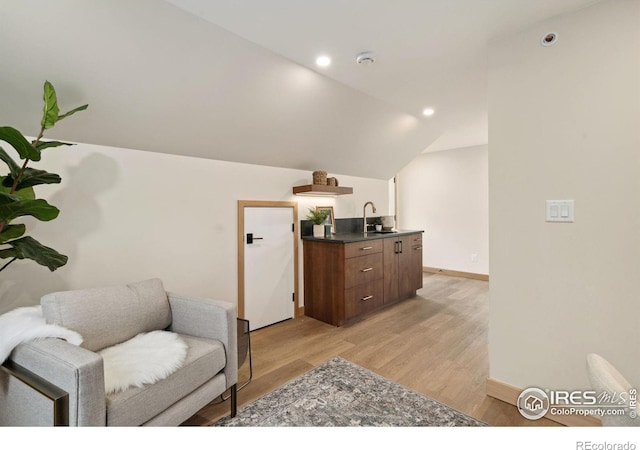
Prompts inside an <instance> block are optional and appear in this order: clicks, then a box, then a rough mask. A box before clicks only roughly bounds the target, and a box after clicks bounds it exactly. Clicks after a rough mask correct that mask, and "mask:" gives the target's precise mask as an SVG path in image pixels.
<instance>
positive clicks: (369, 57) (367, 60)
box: [356, 52, 376, 66]
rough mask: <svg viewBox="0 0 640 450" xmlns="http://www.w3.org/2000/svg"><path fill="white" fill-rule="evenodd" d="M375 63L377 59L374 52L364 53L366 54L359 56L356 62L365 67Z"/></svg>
mask: <svg viewBox="0 0 640 450" xmlns="http://www.w3.org/2000/svg"><path fill="white" fill-rule="evenodd" d="M375 61H376V57H375V55H374V54H373V52H364V53H360V54H359V55H358V56H356V62H357V63H358V64H361V65H363V66H368V65H371V64H373V63H374V62H375Z"/></svg>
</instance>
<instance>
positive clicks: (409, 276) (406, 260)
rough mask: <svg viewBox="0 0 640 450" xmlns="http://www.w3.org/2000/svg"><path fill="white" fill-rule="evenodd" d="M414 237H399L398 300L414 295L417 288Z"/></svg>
mask: <svg viewBox="0 0 640 450" xmlns="http://www.w3.org/2000/svg"><path fill="white" fill-rule="evenodd" d="M412 239H413V236H403V237H401V238H400V239H398V244H399V252H398V300H404V299H405V298H409V297H413V295H414V293H415V290H416V289H415V287H414V286H415V270H414V264H413V262H414V259H413V250H412V245H411V243H412Z"/></svg>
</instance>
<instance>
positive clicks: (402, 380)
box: [184, 273, 558, 426]
mask: <svg viewBox="0 0 640 450" xmlns="http://www.w3.org/2000/svg"><path fill="white" fill-rule="evenodd" d="M488 291H489V283H488V282H486V281H480V280H471V279H466V278H457V277H450V276H446V275H439V274H427V273H425V274H424V287H423V289H421V290H419V291H418V295H417V296H416V297H414V298H412V299H409V300H405V301H403V302H401V303H399V304H397V305H394V306H391V307H389V308H386V309H384V310H382V311H378V312H377V313H374V314H372V315H370V316H368V317H367V318H365V319H364V320H362V321H361V322H358V323H356V324H353V325H350V326H345V327H340V328H336V327H333V326H331V325H328V324H325V323H323V322H320V321H317V320H315V319H312V318H310V317H299V318H296V319H292V320H288V321H285V322H281V323H278V324H275V325H271V326H269V327H266V328H263V329H260V330H256V331H254V332H252V333H251V347H252V353H253V380H252V381H251V383H250V384H249V385H248V386H247V387H245V388H244V389H242V390H241V391H240V392H238V407H239V408H240V407H241V406H242V405H243V404H245V403H249V402H251V401H252V400H255V399H256V398H258V397H260V396H262V395H264V394H266V393H268V392H270V391H272V390H274V389H276V388H277V387H279V386H280V385H282V384H284V383H286V382H287V381H289V380H291V379H293V378H295V377H297V376H299V375H301V374H303V373H304V372H307V371H309V370H311V369H313V368H314V367H316V366H318V365H320V364H322V363H323V362H325V361H327V360H329V359H331V358H332V357H334V356H341V357H342V358H344V359H347V360H349V361H351V362H354V363H356V364H358V365H360V366H362V367H365V368H367V369H369V370H371V371H373V372H375V373H377V374H379V375H382V376H384V377H386V378H388V379H390V380H393V381H395V382H397V383H399V384H401V385H404V386H406V387H408V388H410V389H413V390H415V391H417V392H420V393H422V394H424V395H427V396H429V397H431V398H433V399H435V400H438V401H439V402H441V403H444V404H446V405H449V406H451V407H452V408H455V409H457V410H459V411H461V412H463V413H466V414H468V415H470V416H473V417H475V418H477V419H480V420H482V421H484V422H486V423H488V424H489V425H493V426H556V425H558V424H557V423H555V422H553V421H550V420H547V419H541V420H536V421H530V420H527V419H525V418H523V417H522V416H521V415H520V414H519V413H518V411H517V409H516V408H515V406H512V405H509V404H507V403H504V402H502V401H500V400H496V399H493V398H491V397H487V396H486V395H485V383H486V378H487V376H488V375H489V356H488V343H487V324H488ZM247 376H248V363H246V364H244V366H243V367H242V368H241V370H240V379H241V380H244V379H246V377H247ZM227 414H229V401H228V400H227V401H225V402H224V403H220V402H219V401H214V402H212V403H211V404H209V405H208V406H206V407H205V408H203V409H202V410H201V411H200V412H198V414H196V415H195V416H193V417H192V418H191V419H189V420H188V421H187V422H185V424H184V425H189V426H193V425H209V424H211V423H213V422H215V421H216V420H217V419H218V418H220V417H222V416H224V415H227Z"/></svg>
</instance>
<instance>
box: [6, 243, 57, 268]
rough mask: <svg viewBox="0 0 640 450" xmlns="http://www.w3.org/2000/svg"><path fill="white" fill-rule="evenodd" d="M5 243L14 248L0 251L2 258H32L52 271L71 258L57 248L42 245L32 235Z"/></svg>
mask: <svg viewBox="0 0 640 450" xmlns="http://www.w3.org/2000/svg"><path fill="white" fill-rule="evenodd" d="M5 245H9V246H11V247H12V248H10V249H5V250H2V251H0V258H18V259H25V258H26V259H31V260H33V261H35V262H37V263H38V264H40V265H42V266H46V267H48V268H49V270H51V271H52V272H53V271H54V270H56V269H57V268H59V267H62V266H64V265H65V264H66V263H67V261H68V259H69V258H68V257H66V256H65V255H61V254H60V253H58V252H57V251H56V250H54V249H52V248H50V247H46V246H44V245H42V244H41V243H40V242H38V241H36V240H35V239H34V238H32V237H31V236H25V237H23V238H20V239H16V240H13V241H10V242H5Z"/></svg>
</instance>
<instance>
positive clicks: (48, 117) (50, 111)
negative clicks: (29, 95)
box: [40, 81, 60, 130]
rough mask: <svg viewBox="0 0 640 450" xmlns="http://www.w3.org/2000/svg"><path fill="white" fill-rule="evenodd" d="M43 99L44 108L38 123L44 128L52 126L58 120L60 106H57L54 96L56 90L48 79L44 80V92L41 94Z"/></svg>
mask: <svg viewBox="0 0 640 450" xmlns="http://www.w3.org/2000/svg"><path fill="white" fill-rule="evenodd" d="M42 99H43V100H44V108H43V110H42V120H41V121H40V125H42V127H43V128H44V129H45V130H48V129H49V128H53V126H54V125H55V124H56V122H57V121H58V114H59V113H60V108H58V97H57V96H56V90H55V89H54V88H53V84H51V83H49V82H48V81H45V82H44V94H43V96H42Z"/></svg>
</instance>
